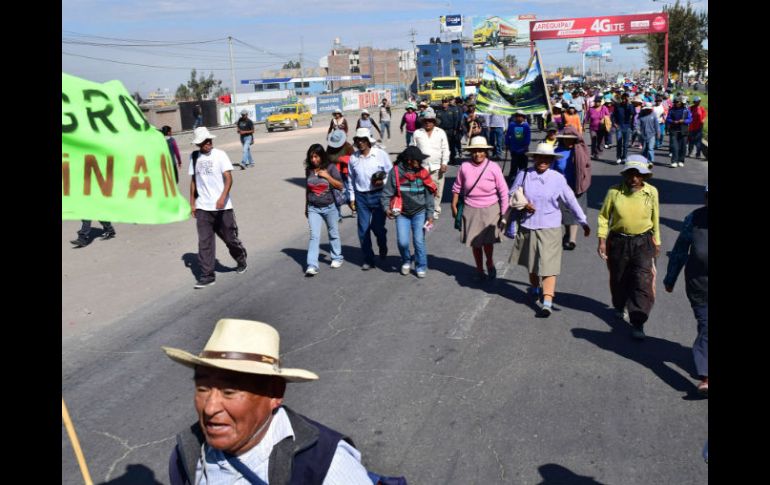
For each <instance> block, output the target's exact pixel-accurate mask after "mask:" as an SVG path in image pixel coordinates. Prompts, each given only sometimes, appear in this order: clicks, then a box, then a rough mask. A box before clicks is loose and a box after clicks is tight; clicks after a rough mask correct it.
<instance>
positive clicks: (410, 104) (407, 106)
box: [404, 103, 416, 110]
mask: <svg viewBox="0 0 770 485" xmlns="http://www.w3.org/2000/svg"><path fill="white" fill-rule="evenodd" d="M404 109H414V110H416V107H415V105H414V103H409V104H407V105H406V108H404Z"/></svg>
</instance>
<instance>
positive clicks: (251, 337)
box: [161, 318, 318, 382]
mask: <svg viewBox="0 0 770 485" xmlns="http://www.w3.org/2000/svg"><path fill="white" fill-rule="evenodd" d="M280 342H281V337H280V336H279V335H278V331H277V330H276V329H274V328H273V327H271V326H270V325H268V324H266V323H262V322H256V321H252V320H236V319H232V318H223V319H221V320H219V321H218V322H217V325H216V327H214V332H213V333H212V334H211V337H209V341H208V342H206V346H205V347H203V350H202V351H201V353H200V354H198V355H193V354H191V353H189V352H186V351H184V350H181V349H175V348H171V347H161V348H162V349H163V351H164V352H165V353H166V355H168V356H169V358H170V359H171V360H173V361H174V362H178V363H180V364H182V365H184V366H186V367H195V366H197V365H201V366H204V367H214V368H217V369H225V370H231V371H235V372H242V373H244V374H257V375H265V376H276V377H282V378H284V379H286V380H287V381H289V382H306V381H314V380H316V379H318V376H317V375H316V374H314V373H313V372H310V371H307V370H304V369H289V368H285V367H281V361H280V355H279V348H280Z"/></svg>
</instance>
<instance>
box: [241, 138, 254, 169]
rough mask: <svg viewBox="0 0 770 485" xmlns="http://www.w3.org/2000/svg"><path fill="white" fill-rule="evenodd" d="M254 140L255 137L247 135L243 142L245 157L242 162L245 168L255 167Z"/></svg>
mask: <svg viewBox="0 0 770 485" xmlns="http://www.w3.org/2000/svg"><path fill="white" fill-rule="evenodd" d="M253 140H254V135H246V136H244V137H243V139H242V140H241V143H243V157H242V162H241V163H242V164H243V166H246V165H254V159H253V158H251V142H252V141H253Z"/></svg>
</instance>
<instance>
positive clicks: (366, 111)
mask: <svg viewBox="0 0 770 485" xmlns="http://www.w3.org/2000/svg"><path fill="white" fill-rule="evenodd" d="M361 114H362V115H368V114H369V110H368V109H362V110H361Z"/></svg>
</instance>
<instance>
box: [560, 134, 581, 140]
mask: <svg viewBox="0 0 770 485" xmlns="http://www.w3.org/2000/svg"><path fill="white" fill-rule="evenodd" d="M556 138H564V139H565V140H577V139H578V137H577V136H575V135H565V134H564V133H561V134H559V135H556Z"/></svg>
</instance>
